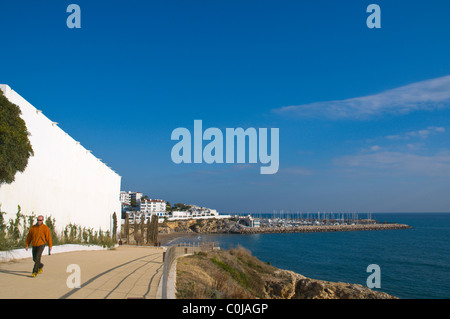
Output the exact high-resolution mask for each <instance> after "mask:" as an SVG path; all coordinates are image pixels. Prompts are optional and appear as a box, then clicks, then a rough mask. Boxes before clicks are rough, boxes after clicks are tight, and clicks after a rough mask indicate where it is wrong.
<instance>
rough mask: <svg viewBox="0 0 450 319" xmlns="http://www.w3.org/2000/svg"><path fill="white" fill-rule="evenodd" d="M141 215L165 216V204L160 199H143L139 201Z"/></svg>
mask: <svg viewBox="0 0 450 319" xmlns="http://www.w3.org/2000/svg"><path fill="white" fill-rule="evenodd" d="M140 209H141V213H144V214H156V215H158V216H167V213H166V202H165V201H163V200H162V199H149V200H147V199H144V200H141V206H140Z"/></svg>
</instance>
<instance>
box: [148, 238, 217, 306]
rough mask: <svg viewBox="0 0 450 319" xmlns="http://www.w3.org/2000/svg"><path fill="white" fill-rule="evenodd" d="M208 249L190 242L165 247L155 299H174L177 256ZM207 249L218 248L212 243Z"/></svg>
mask: <svg viewBox="0 0 450 319" xmlns="http://www.w3.org/2000/svg"><path fill="white" fill-rule="evenodd" d="M205 249H206V250H208V246H191V245H190V244H188V245H185V244H177V245H173V246H170V247H169V248H167V250H166V253H165V257H164V268H163V269H164V270H163V274H162V276H161V279H160V282H159V285H158V291H157V294H156V298H157V299H176V297H175V293H176V270H177V267H176V266H177V259H178V258H179V257H183V256H188V255H192V254H194V253H195V252H200V251H203V250H205ZM209 249H220V248H219V247H218V246H216V247H215V248H214V243H213V245H212V246H210V247H209Z"/></svg>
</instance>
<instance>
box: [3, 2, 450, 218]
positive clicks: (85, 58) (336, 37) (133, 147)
mask: <svg viewBox="0 0 450 319" xmlns="http://www.w3.org/2000/svg"><path fill="white" fill-rule="evenodd" d="M71 3H76V4H78V5H79V6H80V8H81V29H69V28H67V26H66V19H67V17H68V16H69V13H67V12H66V8H67V6H68V5H69V4H71ZM371 3H376V4H378V5H379V6H380V8H381V26H382V27H381V29H369V28H367V26H366V19H367V17H368V15H369V13H366V8H367V6H368V5H369V4H371ZM449 12H450V2H449V1H446V0H442V1H403V0H398V1H381V0H380V1H378V0H375V1H364V0H348V1H331V0H328V1H325V0H317V1H300V0H297V1H273V0H271V1H261V0H259V1H244V0H240V1H233V0H227V1H206V0H204V1H200V0H199V1H192V0H184V1H181V0H179V1H173V0H164V1H163V0H161V1H153V0H152V1H137V0H136V1H122V0H120V1H119V0H117V1H107V2H106V1H99V0H97V1H93V0H89V1H78V0H77V1H75V0H74V1H60V0H58V1H56V0H53V1H49V0H48V1H39V2H37V1H21V0H18V1H8V2H2V3H1V4H0V30H2V37H1V42H0V43H1V50H0V59H1V63H2V65H1V67H0V83H3V84H8V85H10V86H11V87H12V88H13V89H14V90H15V91H17V92H18V93H19V94H21V95H22V96H23V97H24V98H26V99H27V100H28V101H29V102H30V103H32V104H33V105H34V106H36V107H37V108H38V109H41V110H43V112H44V114H45V115H46V116H47V117H49V118H50V119H51V120H53V121H57V122H58V123H60V124H59V126H60V127H61V128H62V129H64V130H65V131H66V132H68V133H69V134H70V135H71V136H72V137H74V138H75V139H76V140H78V141H80V142H81V144H82V145H83V146H84V147H86V148H87V149H90V150H92V151H93V154H94V155H95V156H97V157H99V158H101V159H102V160H103V161H104V162H106V163H107V164H108V165H109V166H111V167H112V168H113V169H114V170H115V171H116V172H118V174H120V175H121V176H122V189H123V190H135V191H142V192H143V193H144V194H147V195H148V196H149V197H151V198H162V199H165V200H168V201H170V202H172V203H173V202H183V203H195V204H198V205H202V206H207V207H211V208H217V209H218V210H219V211H220V212H235V213H238V212H239V213H241V212H242V213H245V212H273V210H277V211H279V210H284V211H292V212H294V211H295V212H296V211H302V212H307V211H310V212H316V211H319V210H320V211H328V212H331V211H333V212H335V211H346V212H347V211H350V212H352V211H360V212H382V211H385V212H403V211H420V212H424V211H449V207H450V197H449V196H448V194H449V193H450V178H449V177H450V145H449V140H450V139H449V134H450V116H449V115H450V96H449V95H450V93H449V92H450V78H449V76H450V59H449V56H450V42H449V41H448V38H449V33H450V20H449V19H448V16H449ZM196 119H201V120H202V121H203V127H204V129H206V128H209V127H217V128H220V129H222V130H223V131H224V130H225V128H237V127H243V128H248V127H255V128H279V130H280V158H279V161H280V168H279V171H278V173H277V174H274V175H261V174H259V168H260V166H261V165H260V164H251V165H250V164H240V165H239V164H210V165H208V164H179V165H177V164H174V163H173V162H172V160H171V156H170V155H171V149H172V147H173V146H174V144H175V143H176V142H175V141H172V140H171V139H170V136H171V132H172V131H173V130H174V129H176V128H178V127H186V128H188V129H190V130H191V132H192V131H193V124H194V120H196Z"/></svg>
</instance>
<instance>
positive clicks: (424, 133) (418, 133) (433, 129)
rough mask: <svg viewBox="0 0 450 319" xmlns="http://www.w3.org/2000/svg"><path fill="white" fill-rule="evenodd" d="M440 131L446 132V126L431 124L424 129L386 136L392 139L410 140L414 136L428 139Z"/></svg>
mask: <svg viewBox="0 0 450 319" xmlns="http://www.w3.org/2000/svg"><path fill="white" fill-rule="evenodd" d="M439 133H445V127H436V126H429V127H427V128H426V129H423V130H418V131H410V132H406V133H405V134H398V135H389V136H386V138H387V139H390V140H408V139H410V138H413V137H419V138H422V139H426V138H428V137H429V136H431V135H436V134H439Z"/></svg>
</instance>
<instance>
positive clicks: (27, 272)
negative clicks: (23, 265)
mask: <svg viewBox="0 0 450 319" xmlns="http://www.w3.org/2000/svg"><path fill="white" fill-rule="evenodd" d="M0 272H2V273H4V274H8V275H15V276H22V277H30V272H29V271H13V270H6V269H0Z"/></svg>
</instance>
